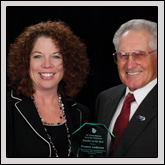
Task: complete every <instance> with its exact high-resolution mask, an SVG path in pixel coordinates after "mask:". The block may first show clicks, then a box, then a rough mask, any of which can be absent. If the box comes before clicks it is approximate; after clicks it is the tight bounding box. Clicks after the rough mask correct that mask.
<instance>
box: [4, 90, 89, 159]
mask: <svg viewBox="0 0 165 165" xmlns="http://www.w3.org/2000/svg"><path fill="white" fill-rule="evenodd" d="M62 101H63V103H64V106H65V114H66V117H67V124H68V127H69V131H70V134H72V132H73V131H75V130H76V129H77V128H79V127H80V126H81V125H82V124H83V123H84V122H90V114H89V110H88V109H87V108H86V107H85V106H83V105H81V104H79V103H77V102H75V101H66V100H64V99H63V100H62ZM6 128H7V135H6V138H7V157H19V158H21V157H29V158H33V157H35V158H39V157H50V155H51V152H52V151H51V147H50V143H49V140H48V138H47V135H46V133H45V131H44V128H43V125H42V123H41V119H40V117H39V115H38V112H37V111H36V108H35V106H34V104H33V100H32V99H31V98H30V97H26V96H17V95H16V94H13V93H12V92H8V93H7V127H6Z"/></svg>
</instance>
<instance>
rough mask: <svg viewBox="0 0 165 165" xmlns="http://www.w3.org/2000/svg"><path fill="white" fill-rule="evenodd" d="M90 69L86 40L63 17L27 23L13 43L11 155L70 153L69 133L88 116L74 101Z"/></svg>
mask: <svg viewBox="0 0 165 165" xmlns="http://www.w3.org/2000/svg"><path fill="white" fill-rule="evenodd" d="M88 70H89V61H88V58H87V54H86V47H85V44H84V43H82V42H81V41H80V39H79V38H78V37H77V36H75V35H74V34H73V32H72V31H71V30H70V28H69V27H68V26H67V25H66V24H65V23H64V22H62V21H57V22H51V21H47V22H41V23H38V24H36V25H32V26H29V27H27V28H25V31H24V32H23V33H22V34H21V35H19V36H18V38H17V39H16V40H15V42H14V43H13V44H11V47H10V49H9V55H8V70H7V73H8V76H9V80H10V84H9V86H10V88H11V91H10V92H8V93H7V157H71V156H72V154H71V134H72V132H73V131H75V130H76V129H77V128H79V127H80V126H81V125H82V124H83V123H84V122H88V121H90V115H89V111H88V109H87V108H86V107H85V106H83V105H81V104H79V103H77V102H75V101H74V98H75V96H76V94H77V93H78V92H79V91H80V90H81V88H82V87H83V85H84V83H85V81H86V78H87V75H88Z"/></svg>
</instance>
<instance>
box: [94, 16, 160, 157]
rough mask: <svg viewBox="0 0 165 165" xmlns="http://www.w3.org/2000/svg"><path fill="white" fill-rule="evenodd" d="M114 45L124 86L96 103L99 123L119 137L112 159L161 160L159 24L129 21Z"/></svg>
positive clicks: (116, 35) (109, 90)
mask: <svg viewBox="0 0 165 165" xmlns="http://www.w3.org/2000/svg"><path fill="white" fill-rule="evenodd" d="M113 43H114V45H115V49H116V53H114V54H113V56H114V60H115V63H116V64H117V67H118V72H119V77H120V79H121V81H122V83H123V84H121V85H119V86H116V87H113V88H110V89H108V90H105V91H103V92H101V93H100V94H99V96H98V98H97V100H96V115H97V122H98V123H103V124H105V126H106V127H108V128H109V130H110V131H111V132H112V133H113V134H114V136H115V138H114V139H113V140H112V141H111V144H110V151H109V154H110V157H157V156H158V137H157V133H158V125H157V124H158V120H157V24H156V23H154V22H151V21H148V20H144V19H134V20H131V21H128V22H126V23H125V24H123V25H122V26H121V27H120V28H119V29H118V30H117V32H116V33H115V35H114V39H113ZM128 93H129V98H131V99H132V100H131V101H130V102H129V103H128V101H125V100H127V98H126V99H125V97H126V96H127V94H128ZM125 102H126V103H125ZM123 104H124V105H123ZM126 104H127V105H126ZM125 106H126V108H122V107H125ZM124 109H125V110H124ZM117 118H118V120H117Z"/></svg>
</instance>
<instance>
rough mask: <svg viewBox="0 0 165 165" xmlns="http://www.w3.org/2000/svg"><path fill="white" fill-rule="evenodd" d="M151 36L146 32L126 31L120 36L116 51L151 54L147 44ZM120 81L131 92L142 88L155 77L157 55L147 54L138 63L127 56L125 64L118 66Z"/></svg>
mask: <svg viewBox="0 0 165 165" xmlns="http://www.w3.org/2000/svg"><path fill="white" fill-rule="evenodd" d="M150 39H151V34H150V33H149V32H148V31H146V30H138V31H137V30H128V31H126V32H125V33H123V34H122V36H121V38H120V41H119V46H118V51H125V52H129V51H145V52H151V51H153V49H151V48H150V46H149V42H150ZM118 72H119V77H120V79H121V81H122V82H123V83H124V84H125V85H126V86H128V88H129V89H130V90H131V91H135V90H136V89H139V88H142V87H144V86H145V85H147V84H148V83H149V82H150V81H152V80H154V79H155V78H156V77H157V55H156V54H155V52H153V53H151V54H148V55H147V56H145V57H144V58H143V59H142V60H141V61H138V63H137V62H136V61H135V60H134V59H133V57H132V56H129V58H128V60H127V61H126V62H125V63H122V64H120V65H118Z"/></svg>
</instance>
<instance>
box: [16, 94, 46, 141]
mask: <svg viewBox="0 0 165 165" xmlns="http://www.w3.org/2000/svg"><path fill="white" fill-rule="evenodd" d="M16 108H17V110H18V111H19V113H20V114H21V115H22V117H23V118H24V120H25V121H26V122H27V124H29V126H30V127H31V128H32V129H33V131H34V132H35V133H37V134H38V135H41V136H42V137H43V138H45V139H47V140H48V138H47V135H46V133H45V130H44V128H43V125H42V122H41V119H40V117H39V115H38V112H37V110H36V108H35V106H34V103H33V100H32V99H31V98H30V97H23V98H22V101H20V102H19V103H17V104H16Z"/></svg>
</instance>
